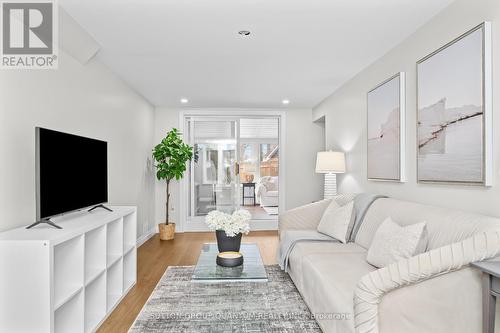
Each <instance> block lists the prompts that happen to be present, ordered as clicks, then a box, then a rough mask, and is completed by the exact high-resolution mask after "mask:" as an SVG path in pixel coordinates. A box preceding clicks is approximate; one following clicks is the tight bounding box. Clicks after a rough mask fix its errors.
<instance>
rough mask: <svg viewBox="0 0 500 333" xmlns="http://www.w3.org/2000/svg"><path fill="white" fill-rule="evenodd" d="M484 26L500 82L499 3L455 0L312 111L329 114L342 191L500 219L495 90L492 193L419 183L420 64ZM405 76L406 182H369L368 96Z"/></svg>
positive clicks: (497, 98)
mask: <svg viewBox="0 0 500 333" xmlns="http://www.w3.org/2000/svg"><path fill="white" fill-rule="evenodd" d="M483 21H491V22H492V23H493V24H492V25H493V36H494V38H493V53H494V56H493V59H494V62H495V63H494V66H493V67H494V73H493V80H494V82H500V62H498V59H499V58H498V55H499V54H500V40H499V39H498V36H500V2H499V1H498V0H480V1H478V0H457V1H456V2H454V3H453V4H451V5H450V6H449V7H448V8H446V9H445V10H444V11H442V12H441V13H440V14H438V15H437V16H435V17H434V18H433V19H432V20H431V21H429V22H428V23H427V24H425V25H424V26H423V27H422V28H421V29H419V30H418V31H416V32H415V33H414V34H413V35H412V36H410V37H409V38H408V39H407V40H405V41H404V42H402V43H401V44H400V45H399V46H397V47H396V48H394V49H393V50H391V51H390V52H389V53H388V54H386V55H385V56H384V57H382V58H381V59H379V60H378V61H377V62H375V63H374V64H372V65H371V66H369V67H368V68H366V69H365V70H363V71H362V72H361V73H359V74H358V75H357V76H356V77H354V78H353V79H351V80H350V81H349V82H347V83H346V84H345V85H344V86H342V87H341V88H340V89H338V90H337V91H336V92H334V93H333V94H332V95H331V96H329V97H328V98H327V99H326V100H325V101H323V102H322V103H321V104H320V105H318V106H317V107H316V108H315V109H314V110H313V118H317V117H320V116H322V115H326V131H327V140H328V141H327V146H328V148H330V147H337V148H340V149H343V150H345V151H346V152H347V159H348V162H347V164H348V165H347V170H348V173H347V174H346V175H343V176H339V186H340V191H341V192H361V191H369V192H376V193H383V194H386V195H389V196H392V197H395V198H401V199H407V200H413V201H418V202H422V203H428V204H434V205H440V206H447V207H451V208H460V209H465V210H469V211H476V212H480V213H484V214H489V215H494V216H500V205H499V199H500V186H499V185H500V182H499V181H500V176H499V168H500V144H498V143H499V140H498V139H499V133H500V122H499V117H498V111H499V110H498V107H499V106H500V91H499V90H498V89H496V88H495V90H494V101H493V105H494V114H495V116H494V144H495V150H494V170H495V172H494V173H495V179H494V185H495V186H494V187H493V188H483V187H466V186H456V185H455V186H451V185H449V186H446V185H425V184H417V183H416V125H415V124H416V65H415V63H416V61H417V60H419V59H421V58H422V57H424V56H426V55H427V54H429V53H431V52H432V51H434V50H436V49H438V48H439V47H441V46H442V45H444V44H446V43H448V42H449V41H451V40H453V39H454V38H456V37H458V36H460V35H461V34H462V33H464V32H466V31H468V30H469V29H471V28H473V27H474V26H476V25H478V24H480V23H482V22H483ZM394 28H395V29H397V27H394ZM400 71H404V72H406V73H407V81H406V91H407V103H406V106H407V123H406V131H407V144H406V149H407V161H406V162H407V163H406V164H407V179H408V181H407V183H406V184H398V183H380V182H372V181H367V177H366V175H367V173H366V146H367V144H366V93H367V92H368V91H369V90H371V89H372V88H373V87H375V86H376V85H377V84H378V83H380V82H382V81H384V80H385V79H387V78H389V77H390V76H392V75H394V74H395V73H397V72H400Z"/></svg>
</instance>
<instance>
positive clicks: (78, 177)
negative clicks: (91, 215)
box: [36, 128, 108, 220]
mask: <svg viewBox="0 0 500 333" xmlns="http://www.w3.org/2000/svg"><path fill="white" fill-rule="evenodd" d="M36 139H37V140H36V167H37V169H36V170H37V177H36V180H37V220H41V219H44V218H48V217H51V216H55V215H60V214H62V213H66V212H70V211H73V210H78V209H82V208H86V207H90V206H94V205H98V204H102V203H105V202H107V201H108V144H107V142H104V141H99V140H95V139H90V138H85V137H81V136H77V135H72V134H66V133H61V132H56V131H52V130H48V129H44V128H36Z"/></svg>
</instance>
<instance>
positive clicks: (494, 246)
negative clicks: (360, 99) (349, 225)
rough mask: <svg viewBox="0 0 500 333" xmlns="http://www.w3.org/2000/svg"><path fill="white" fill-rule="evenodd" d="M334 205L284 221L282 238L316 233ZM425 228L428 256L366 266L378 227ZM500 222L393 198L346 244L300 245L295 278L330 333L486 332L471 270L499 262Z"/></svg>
mask: <svg viewBox="0 0 500 333" xmlns="http://www.w3.org/2000/svg"><path fill="white" fill-rule="evenodd" d="M329 203H330V201H329V200H324V201H320V202H317V203H313V204H310V205H307V206H303V207H300V208H297V209H293V210H290V211H288V212H285V213H284V214H282V215H280V219H279V231H280V236H283V233H284V232H287V230H293V229H316V227H317V225H318V223H319V221H320V219H321V216H322V214H323V211H324V210H325V209H326V207H327V206H328V205H329ZM387 217H391V218H392V219H393V220H394V221H395V222H397V223H398V224H400V225H409V224H414V223H418V222H422V221H425V222H426V224H427V231H428V236H429V238H428V239H429V242H428V246H427V252H425V253H422V254H420V255H417V256H415V257H412V258H410V259H405V260H402V261H400V262H398V263H395V264H391V265H389V266H386V267H384V268H380V269H377V268H376V267H374V266H372V265H370V264H369V263H368V262H367V261H366V254H367V249H368V248H369V246H370V244H371V241H372V238H373V236H374V233H375V231H376V230H377V228H378V226H379V225H380V224H381V223H382V222H383V221H384V220H385V219H386V218H387ZM499 251H500V219H498V218H493V217H487V216H482V215H478V214H471V213H466V212H462V211H457V210H450V209H445V208H439V207H434V206H427V205H421V204H417V203H413V202H407V201H400V200H395V199H390V198H383V199H378V200H376V201H375V202H374V203H373V204H372V205H371V206H370V208H369V209H368V211H367V212H366V215H365V218H364V221H363V222H362V224H361V226H360V228H359V231H358V232H357V234H356V236H355V241H354V242H351V243H347V244H342V243H336V242H299V243H297V244H296V245H295V246H294V248H293V250H292V252H291V253H290V256H289V268H288V272H289V274H290V277H291V278H292V280H293V281H294V283H295V285H296V287H297V289H298V290H299V291H300V293H301V294H302V296H303V298H304V300H305V302H306V303H307V305H308V306H309V308H310V310H311V311H312V312H313V313H314V314H316V315H318V317H317V320H318V322H319V324H320V326H321V328H322V329H323V331H324V332H328V333H330V332H332V333H334V332H335V333H349V332H383V333H402V332H404V333H422V332H436V333H443V332H454V333H461V332H463V333H475V332H478V333H479V332H481V331H482V288H481V273H480V272H479V271H478V270H476V269H474V268H472V267H470V266H469V264H470V263H471V262H475V261H481V260H485V259H489V258H493V257H496V256H497V254H498V253H499Z"/></svg>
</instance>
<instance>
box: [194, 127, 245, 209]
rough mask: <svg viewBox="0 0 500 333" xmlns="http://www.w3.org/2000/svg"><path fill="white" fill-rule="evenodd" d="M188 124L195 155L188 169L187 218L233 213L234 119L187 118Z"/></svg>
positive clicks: (236, 193) (235, 193) (235, 200)
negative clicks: (188, 201)
mask: <svg viewBox="0 0 500 333" xmlns="http://www.w3.org/2000/svg"><path fill="white" fill-rule="evenodd" d="M188 123H189V129H190V139H191V144H192V145H193V146H194V147H195V151H196V152H197V154H198V162H197V163H191V170H190V171H191V172H190V183H191V186H190V187H191V190H190V192H191V193H190V197H191V200H190V201H191V203H190V206H191V207H190V215H191V217H197V216H205V215H207V214H208V213H209V212H211V211H213V210H219V211H223V212H226V213H232V212H234V211H235V210H236V209H238V202H239V191H238V189H239V179H238V164H237V161H238V151H237V147H238V144H237V143H238V140H237V129H238V127H237V126H238V122H237V120H219V119H207V120H205V119H196V118H191V119H189V121H188Z"/></svg>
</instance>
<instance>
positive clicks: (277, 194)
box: [264, 191, 279, 197]
mask: <svg viewBox="0 0 500 333" xmlns="http://www.w3.org/2000/svg"><path fill="white" fill-rule="evenodd" d="M264 195H265V196H266V197H277V196H279V192H278V191H267V192H266V193H265V194H264Z"/></svg>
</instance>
